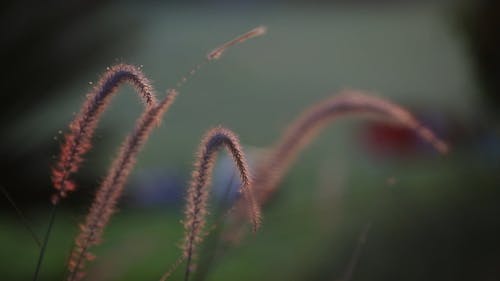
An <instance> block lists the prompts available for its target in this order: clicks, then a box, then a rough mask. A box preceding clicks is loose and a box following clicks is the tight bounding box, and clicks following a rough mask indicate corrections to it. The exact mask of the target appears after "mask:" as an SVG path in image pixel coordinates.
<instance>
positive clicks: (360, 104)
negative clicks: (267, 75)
mask: <svg viewBox="0 0 500 281" xmlns="http://www.w3.org/2000/svg"><path fill="white" fill-rule="evenodd" d="M366 114H369V116H370V117H375V118H383V119H384V120H387V121H388V122H393V123H395V124H398V125H400V126H403V127H407V128H409V129H411V130H413V131H414V132H415V133H416V134H417V135H418V136H419V137H421V138H422V139H423V140H424V141H426V142H427V143H429V144H430V145H432V146H433V147H434V148H435V149H436V150H437V151H438V152H440V153H443V154H444V153H446V152H447V151H448V146H447V144H446V143H445V142H443V141H442V140H440V139H439V138H438V137H437V136H435V135H434V133H433V132H432V131H431V130H429V129H428V128H426V127H425V126H423V125H422V124H420V122H419V121H418V120H417V119H416V118H415V117H413V116H412V115H411V113H410V112H408V111H407V110H406V109H404V108H403V107H401V106H399V105H397V104H395V103H392V102H390V101H388V100H385V99H382V98H378V97H375V96H370V95H367V94H364V93H362V92H360V91H353V90H346V91H343V92H342V93H340V94H339V95H335V96H333V97H330V98H327V99H325V100H323V101H320V102H318V103H317V104H315V105H313V106H311V107H309V108H307V109H306V110H305V111H304V112H303V113H301V114H300V115H299V117H298V118H297V119H295V120H294V121H293V122H292V123H291V124H290V125H289V127H288V128H287V129H286V130H285V132H284V133H283V135H282V136H281V138H280V139H279V141H278V142H277V143H276V144H275V145H274V147H273V148H272V149H271V151H270V153H269V154H268V155H267V156H266V157H265V159H264V160H263V161H262V162H261V163H260V164H258V165H257V168H256V172H255V177H254V182H253V185H254V189H253V190H254V192H255V195H256V199H257V201H258V204H259V205H260V206H262V205H264V204H265V203H266V202H267V201H268V200H269V199H270V198H271V197H272V195H273V194H274V193H275V192H276V191H277V189H278V188H279V183H280V181H281V179H282V178H283V176H284V175H285V173H286V172H287V170H288V168H289V167H290V166H291V165H293V163H294V161H295V159H296V157H297V155H298V154H299V153H300V152H301V151H302V150H303V149H304V148H305V147H306V146H307V145H308V144H309V143H310V142H311V141H313V140H314V139H315V138H316V137H317V136H318V134H319V133H320V132H321V130H323V129H324V128H325V127H326V125H328V124H330V123H331V122H333V121H335V120H337V118H339V117H342V116H347V115H366ZM239 201H240V202H238V203H237V204H238V205H237V207H236V211H235V212H234V215H235V216H242V215H245V212H244V208H245V203H244V202H243V200H239ZM235 221H236V223H237V224H238V223H239V220H235Z"/></svg>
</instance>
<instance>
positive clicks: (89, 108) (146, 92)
mask: <svg viewBox="0 0 500 281" xmlns="http://www.w3.org/2000/svg"><path fill="white" fill-rule="evenodd" d="M123 83H129V84H131V85H132V86H133V87H134V88H135V90H136V91H137V93H138V94H139V96H140V98H141V99H142V101H143V102H144V104H145V107H146V109H149V108H152V107H154V106H156V104H157V103H158V102H157V100H156V96H155V93H154V89H153V87H152V86H151V82H150V81H149V80H148V79H147V77H146V76H145V75H144V74H143V73H142V71H141V70H139V69H138V68H137V67H135V66H132V65H127V64H119V65H115V66H113V67H111V68H109V69H108V70H107V71H106V72H105V73H104V74H103V76H102V77H101V79H100V80H99V82H98V83H97V85H95V86H94V88H93V90H92V91H91V92H90V93H89V94H88V95H87V99H86V101H85V102H84V104H83V105H82V108H81V110H80V113H78V114H77V115H76V117H75V118H74V120H73V121H72V122H71V123H70V125H69V129H70V132H69V133H67V134H66V135H65V137H64V142H63V144H62V145H61V152H60V155H59V160H58V161H57V163H56V165H55V166H54V167H53V168H52V182H53V185H54V188H55V189H56V190H57V193H55V194H54V195H53V196H52V203H53V204H58V203H59V200H60V199H61V198H64V197H66V196H67V194H68V192H71V191H74V190H75V188H76V185H75V183H74V182H73V180H72V179H71V176H72V175H73V174H74V173H76V172H77V171H78V170H79V169H80V165H81V163H82V162H83V155H84V154H85V153H86V152H88V151H89V150H90V148H91V146H92V144H91V141H92V136H93V135H94V131H95V128H96V127H97V123H98V121H99V118H100V115H101V114H102V113H103V112H104V110H105V109H106V107H107V106H108V104H109V101H110V99H111V97H112V96H113V95H114V94H115V93H116V92H117V91H118V87H119V86H120V85H121V84H123Z"/></svg>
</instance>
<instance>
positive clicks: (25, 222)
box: [0, 185, 42, 247]
mask: <svg viewBox="0 0 500 281" xmlns="http://www.w3.org/2000/svg"><path fill="white" fill-rule="evenodd" d="M0 190H1V191H2V193H3V195H4V196H5V198H6V199H7V201H9V203H10V204H11V205H12V207H13V208H14V210H15V211H16V213H17V215H18V216H19V219H20V220H21V224H22V225H23V226H24V228H26V230H27V231H28V232H29V233H30V235H31V238H33V240H34V241H35V243H36V245H37V246H38V247H41V246H42V243H41V242H40V239H39V238H38V236H37V235H36V234H35V232H34V231H33V229H32V228H31V227H30V225H29V221H28V219H27V218H26V216H25V215H24V213H23V212H22V211H21V209H19V207H18V206H17V204H16V202H14V199H12V197H11V196H10V194H9V192H8V191H7V189H6V188H5V187H4V186H3V185H0Z"/></svg>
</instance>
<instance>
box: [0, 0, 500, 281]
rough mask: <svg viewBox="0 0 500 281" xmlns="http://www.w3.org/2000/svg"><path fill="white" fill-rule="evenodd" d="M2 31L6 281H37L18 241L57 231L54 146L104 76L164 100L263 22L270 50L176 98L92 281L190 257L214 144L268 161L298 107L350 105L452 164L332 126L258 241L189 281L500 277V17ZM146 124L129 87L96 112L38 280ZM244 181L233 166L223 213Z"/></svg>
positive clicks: (361, 13)
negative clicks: (139, 124) (194, 196)
mask: <svg viewBox="0 0 500 281" xmlns="http://www.w3.org/2000/svg"><path fill="white" fill-rule="evenodd" d="M1 14H2V16H1V17H0V21H1V22H2V24H1V25H0V26H1V29H2V32H1V34H2V36H1V44H0V51H1V54H0V56H1V61H2V68H1V69H0V71H1V75H0V79H1V83H0V85H1V86H0V87H1V91H0V92H1V95H2V102H1V103H0V124H1V126H0V132H1V138H0V155H1V158H0V159H1V161H0V165H1V167H0V185H1V186H2V189H3V190H4V191H6V192H8V193H9V194H10V197H11V198H12V199H13V201H14V202H15V203H16V205H17V207H18V208H19V209H20V210H22V212H23V213H24V216H25V219H24V220H23V219H21V218H20V216H19V215H18V214H17V213H16V211H15V209H14V207H13V206H12V205H11V204H10V203H9V201H8V200H7V197H6V196H5V195H2V197H0V249H1V250H0V279H1V280H31V278H32V275H33V271H34V268H35V264H36V259H37V256H38V251H39V248H38V246H37V245H36V243H35V242H34V240H33V238H32V237H31V236H30V233H29V231H28V230H27V229H26V227H25V226H24V225H23V224H27V225H29V226H30V227H31V228H32V229H33V231H34V232H35V234H36V236H39V237H41V236H42V234H43V232H44V231H45V229H46V227H47V223H48V211H49V209H50V203H49V198H50V194H51V192H52V190H51V184H50V166H51V165H52V164H53V163H54V157H55V156H56V155H57V153H58V146H59V144H60V143H61V138H62V134H61V133H64V132H65V131H66V128H67V124H68V123H69V122H70V120H71V119H72V116H73V113H74V112H77V111H78V110H79V105H80V104H81V102H82V101H83V100H84V98H85V94H86V93H87V92H88V91H89V90H90V89H91V87H92V85H91V84H92V83H94V82H96V80H97V79H98V77H99V75H100V74H101V73H103V72H104V71H105V69H106V67H107V66H110V65H113V64H115V63H119V62H126V63H131V64H135V65H141V66H142V69H143V71H144V72H145V73H146V74H147V75H148V76H149V77H150V78H151V79H152V80H153V81H154V85H155V87H156V89H157V90H158V93H159V95H163V94H164V93H165V90H166V89H168V88H170V87H175V84H176V82H177V81H178V80H179V79H181V77H182V76H183V75H184V74H185V73H188V72H189V70H190V69H191V68H192V67H193V66H195V65H196V64H198V63H200V62H201V61H203V59H204V57H205V54H206V53H207V52H208V51H210V50H212V49H213V48H214V47H216V46H217V45H219V44H220V43H222V42H224V41H226V40H228V39H231V38H233V37H234V36H236V35H238V34H240V33H242V32H244V31H247V30H249V29H251V28H253V27H255V26H258V25H261V24H263V25H265V26H267V27H268V29H269V30H268V31H269V32H268V34H267V35H266V36H264V37H262V38H258V39H254V40H252V41H249V42H247V43H245V44H242V45H240V46H238V47H235V48H233V49H231V50H229V51H228V52H227V53H226V54H224V56H223V58H222V59H221V60H220V61H217V62H215V63H211V64H209V65H207V66H206V67H205V68H203V69H202V70H201V71H200V72H199V73H197V75H196V76H195V77H193V78H192V79H191V80H190V81H189V82H188V83H187V84H186V85H185V86H184V87H183V88H182V90H181V95H180V96H179V98H178V99H177V101H176V103H175V104H174V105H173V107H172V108H171V111H169V112H168V113H167V115H166V116H165V118H164V122H163V124H162V126H161V127H160V128H159V129H157V130H156V131H155V132H154V133H153V135H152V137H151V138H150V140H149V142H148V144H147V145H146V147H145V149H144V150H143V152H142V153H141V155H140V157H139V160H138V163H137V166H136V168H135V170H134V172H133V174H132V176H131V178H130V180H129V183H128V184H127V188H126V191H125V194H124V196H123V199H122V200H121V202H120V212H119V213H118V214H117V215H116V216H115V217H114V218H113V219H112V222H111V224H110V225H109V226H108V228H107V230H106V232H105V236H104V243H103V244H102V245H101V246H99V247H96V248H95V249H94V251H93V252H94V253H96V255H97V257H98V258H97V259H96V261H95V262H93V263H91V264H90V265H89V267H88V280H158V279H159V277H160V276H161V274H162V273H163V272H165V271H166V270H167V269H168V268H169V265H170V264H172V263H173V262H174V261H175V260H176V258H177V257H178V256H179V255H180V250H179V248H178V245H179V243H180V241H181V239H182V226H181V224H180V223H179V220H180V219H181V218H182V208H183V203H184V202H183V200H184V199H183V198H184V197H183V196H184V195H183V194H184V192H185V187H186V183H187V181H188V178H189V174H190V169H191V167H192V161H193V159H194V152H195V150H196V148H197V145H198V142H199V140H200V138H201V136H202V135H203V133H204V132H205V131H206V130H207V129H208V128H210V127H213V126H216V125H219V124H223V125H225V126H227V127H229V128H231V129H233V130H234V131H236V132H237V133H238V134H239V135H240V138H241V140H242V142H243V144H244V145H245V146H246V147H247V153H248V154H249V155H250V158H252V159H258V157H259V156H261V155H262V153H265V148H266V147H269V146H270V145H271V144H272V143H273V142H274V140H275V139H276V138H277V137H278V136H279V135H280V133H281V131H282V130H283V129H284V127H285V126H286V125H287V124H288V123H289V122H290V121H291V120H293V118H294V116H295V115H296V114H298V113H299V112H300V111H301V109H302V108H305V107H306V106H308V105H309V104H312V103H315V102H317V101H319V100H321V99H322V98H325V97H328V96H330V95H332V94H334V93H335V92H336V91H338V90H340V89H344V88H355V89H362V90H367V91H370V92H373V93H376V94H377V95H379V96H382V97H387V98H390V99H391V100H393V101H396V102H398V103H400V104H402V105H404V106H406V107H408V108H410V109H411V110H412V111H413V112H414V113H415V115H416V116H418V117H419V118H420V119H421V120H423V122H424V123H425V124H427V125H428V126H429V127H431V128H433V129H434V130H435V131H436V132H437V134H438V135H440V136H442V137H443V138H444V139H446V140H447V141H449V143H450V144H451V146H452V151H451V153H450V154H449V155H447V156H440V155H438V154H437V153H435V152H433V151H432V149H431V148H430V147H428V146H426V145H424V144H423V143H421V142H420V141H419V140H418V139H417V138H415V136H413V135H412V134H410V133H409V132H407V131H405V130H401V129H398V128H393V127H387V126H385V125H383V124H379V123H373V122H367V121H366V120H362V119H361V118H358V119H354V120H352V119H349V120H348V119H345V120H339V121H338V122H336V123H335V124H332V125H331V126H330V127H329V128H328V129H327V130H326V131H325V132H324V133H323V134H322V135H321V136H320V138H318V139H317V140H316V141H315V142H314V143H313V144H312V145H311V146H310V147H309V148H308V149H306V151H305V152H304V153H303V154H302V155H301V157H300V158H299V160H298V161H297V163H296V165H294V166H293V168H292V169H291V170H290V171H289V173H288V175H287V176H286V178H285V179H284V181H283V183H282V184H281V189H280V192H279V194H277V196H276V197H275V198H274V200H273V201H272V202H271V204H269V205H267V206H265V209H264V226H263V228H262V230H261V231H260V232H259V233H258V234H257V235H255V236H252V235H248V236H247V237H246V239H245V240H243V241H241V243H240V244H238V245H236V246H231V247H227V245H226V246H221V245H219V247H218V248H217V249H216V250H213V249H206V250H205V251H202V253H201V257H200V263H201V265H200V268H203V266H204V265H206V268H205V269H206V270H205V269H203V270H200V272H202V271H203V274H201V275H198V276H194V277H195V278H194V279H193V280H196V279H197V280H202V279H206V280H345V281H348V280H498V279H499V278H500V243H499V241H498V237H499V234H500V219H499V217H500V216H499V215H500V204H498V199H499V198H500V176H499V173H498V171H500V127H499V115H498V107H499V95H498V91H499V90H500V79H499V78H500V77H499V76H500V55H499V51H498V50H499V49H500V5H499V2H498V1H493V0H470V1H466V0H463V1H410V0H406V1H403V0H384V1H381V0H379V1H361V0H352V1H298V0H297V1H250V0H248V1H243V0H241V1H198V2H183V1H163V2H162V1H136V2H134V1H124V2H119V1H78V0H72V1H44V2H43V3H42V2H40V1H7V2H6V3H5V5H4V7H3V9H2V11H1ZM140 111H141V105H140V104H139V103H138V102H137V98H136V95H135V94H134V93H133V92H132V90H131V89H130V88H129V87H124V88H123V90H121V91H120V93H119V95H117V97H116V98H115V99H114V101H113V103H112V105H111V107H110V108H109V110H108V111H107V112H106V113H105V114H104V118H103V120H102V121H101V123H100V127H99V129H98V130H97V133H96V137H95V143H94V148H93V150H92V151H91V152H90V153H89V154H88V155H87V157H86V162H85V165H84V168H83V169H82V170H81V172H80V173H79V174H78V175H77V182H78V184H79V190H78V192H75V193H74V194H72V195H71V196H70V197H69V198H68V200H65V201H64V202H63V204H62V206H61V208H60V209H59V210H58V214H57V218H56V223H55V226H54V229H53V236H52V237H51V239H50V242H49V246H48V251H47V256H46V260H45V261H44V264H43V267H42V272H41V280H60V279H62V276H63V274H64V266H65V261H66V258H67V256H68V253H69V251H70V249H71V246H72V239H73V237H74V235H75V233H76V231H77V230H78V227H77V225H78V222H79V221H80V220H81V219H82V218H83V217H84V215H85V211H86V210H87V208H88V205H89V203H90V201H91V199H92V196H93V193H94V190H95V188H96V187H97V185H98V183H99V181H100V179H102V177H103V176H104V174H105V172H106V169H107V167H108V165H109V164H110V161H111V159H112V157H113V156H114V155H115V153H116V150H117V146H118V145H119V143H120V142H121V141H122V139H123V138H124V137H125V135H126V134H127V133H128V131H129V130H131V128H132V127H133V124H134V120H135V118H137V117H138V116H139V114H140ZM232 173H233V172H232V167H231V165H230V163H229V162H228V160H227V157H226V156H224V155H223V156H221V157H220V161H219V163H218V165H217V167H216V175H215V177H214V194H215V195H216V196H214V198H216V199H217V198H218V200H216V199H214V201H213V202H212V209H213V210H214V211H213V213H214V214H217V213H218V212H217V211H216V210H218V209H219V207H218V206H220V205H224V204H226V205H227V204H228V202H227V201H224V198H225V197H224V196H223V194H224V193H225V191H224V190H225V189H226V188H227V186H230V182H231V177H232ZM233 185H234V183H233ZM209 240H210V239H209ZM209 244H210V243H209ZM212 245H213V244H212ZM210 256H213V259H211V262H208V261H209V260H210V259H208V258H207V257H210ZM183 270H184V268H183V267H181V268H180V269H179V270H178V273H177V274H176V275H174V276H173V278H172V280H181V279H182V272H183Z"/></svg>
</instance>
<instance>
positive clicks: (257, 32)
mask: <svg viewBox="0 0 500 281" xmlns="http://www.w3.org/2000/svg"><path fill="white" fill-rule="evenodd" d="M266 32H267V28H266V27H265V26H259V27H256V28H254V29H252V30H250V31H248V32H246V33H243V34H242V35H240V36H238V37H236V38H234V39H233V40H230V41H228V42H226V43H224V44H222V45H220V46H219V47H217V48H215V49H214V50H213V51H211V52H210V53H208V55H207V59H208V60H209V61H210V60H217V59H219V58H220V57H221V56H222V54H223V53H224V52H225V51H226V50H227V49H228V48H229V47H231V46H234V45H236V44H239V43H243V42H245V41H246V40H248V39H251V38H254V37H259V36H262V35H264V34H266Z"/></svg>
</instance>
